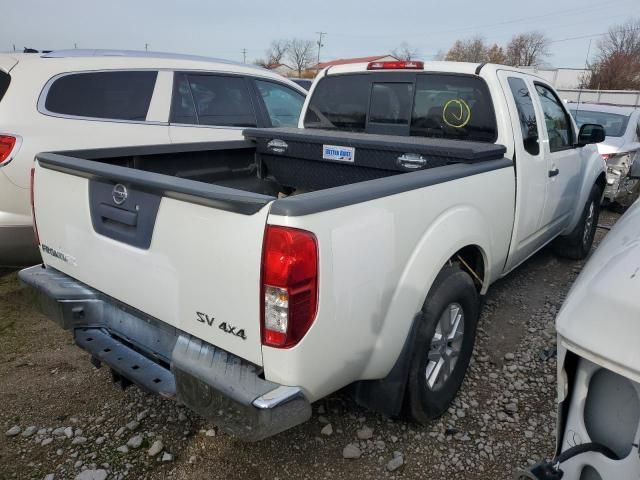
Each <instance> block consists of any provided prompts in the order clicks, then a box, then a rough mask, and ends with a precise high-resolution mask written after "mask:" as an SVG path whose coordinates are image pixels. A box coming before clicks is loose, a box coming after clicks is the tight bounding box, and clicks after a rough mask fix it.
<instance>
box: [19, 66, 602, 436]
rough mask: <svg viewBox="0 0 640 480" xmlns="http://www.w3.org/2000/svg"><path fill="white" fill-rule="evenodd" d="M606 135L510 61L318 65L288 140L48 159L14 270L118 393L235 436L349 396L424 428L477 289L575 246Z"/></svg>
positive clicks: (460, 344) (251, 137)
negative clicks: (30, 256)
mask: <svg viewBox="0 0 640 480" xmlns="http://www.w3.org/2000/svg"><path fill="white" fill-rule="evenodd" d="M603 136H604V132H603V129H602V127H600V126H597V125H583V126H582V128H581V130H580V132H577V131H576V128H575V124H574V122H573V121H572V119H571V117H570V115H569V114H568V112H567V111H566V109H565V107H564V106H563V104H562V102H561V101H560V100H559V99H558V97H557V95H556V94H555V92H554V91H553V89H552V88H551V87H550V86H549V85H548V84H546V83H545V82H544V80H542V79H540V78H538V77H535V76H533V75H530V74H526V73H522V72H519V71H517V70H514V69H510V68H508V67H503V66H498V65H476V64H464V63H446V62H442V63H438V62H434V63H428V64H423V63H422V62H374V63H370V64H366V63H365V64H357V65H348V66H338V67H330V68H329V69H327V70H324V71H323V72H321V73H320V74H319V75H318V77H317V79H316V80H315V82H314V85H313V87H312V88H311V93H310V96H309V97H308V98H307V101H306V103H305V106H304V109H303V115H302V117H301V121H300V124H299V128H297V129H271V130H266V129H250V130H246V131H245V137H246V138H247V140H246V141H240V142H229V143H226V144H222V145H221V144H199V145H182V146H181V145H175V144H174V145H165V146H156V147H136V148H123V149H106V150H92V151H75V152H62V153H42V154H39V155H38V156H37V157H36V162H35V168H34V171H33V173H32V202H33V210H34V217H35V218H34V220H35V222H34V224H35V228H36V234H37V235H38V238H39V240H38V243H39V245H40V250H41V252H42V256H43V259H44V264H43V265H40V266H35V267H31V268H28V269H25V270H22V271H21V272H20V278H21V280H22V281H23V282H24V283H26V284H28V285H31V286H32V287H34V288H35V289H36V291H37V292H38V293H39V295H38V298H39V301H40V303H41V306H42V308H44V310H45V311H46V312H47V313H48V314H49V315H50V316H51V318H52V319H53V320H55V321H56V322H58V323H59V324H60V325H61V326H62V327H64V328H66V329H72V330H73V332H74V337H75V341H76V343H77V344H78V345H79V346H80V347H82V348H83V349H85V350H87V351H88V352H89V353H90V354H91V356H92V358H93V361H94V363H95V364H96V365H100V364H101V363H104V364H106V365H108V366H109V367H110V368H111V369H112V371H113V375H114V379H115V380H117V381H121V382H122V383H124V384H126V383H128V382H134V383H136V384H138V385H140V386H141V387H143V388H145V389H147V390H149V391H152V392H157V393H160V394H162V395H165V396H168V397H175V398H177V399H178V400H179V401H181V402H182V403H184V404H185V405H187V406H188V407H190V408H192V409H193V410H195V411H196V412H198V413H200V414H202V415H203V416H205V417H207V418H209V419H210V420H211V421H213V422H214V423H216V424H218V425H220V426H221V427H222V428H224V429H225V430H226V431H228V432H231V433H233V434H235V435H237V436H239V437H241V438H243V439H245V440H259V439H262V438H265V437H267V436H269V435H273V434H276V433H278V432H281V431H283V430H285V429H288V428H290V427H293V426H295V425H297V424H299V423H301V422H304V421H306V420H307V419H308V418H309V417H310V415H311V403H312V402H314V401H316V400H318V399H320V398H322V397H324V396H326V395H328V394H330V393H332V392H335V391H337V390H339V389H342V388H343V387H346V386H351V387H352V390H353V394H354V395H355V398H356V399H357V401H358V402H360V403H361V404H363V405H365V406H368V407H370V408H372V409H375V410H377V411H380V412H382V413H384V414H387V415H392V416H393V415H399V414H401V413H405V412H406V413H408V414H409V416H410V417H412V418H413V419H415V420H416V421H419V422H427V421H428V420H429V419H431V418H433V417H436V416H438V415H440V414H442V413H443V412H444V411H445V410H446V408H447V406H448V405H449V403H450V402H451V401H452V399H453V398H454V396H455V394H456V392H457V391H458V389H459V388H460V385H461V384H462V381H463V378H464V375H465V371H466V369H467V366H468V364H469V360H470V357H471V354H472V351H473V345H474V339H475V332H476V322H477V319H478V315H479V311H480V306H481V298H482V296H483V295H484V294H485V293H486V292H487V289H488V288H489V285H491V283H493V282H494V281H496V280H497V279H499V278H500V277H502V276H504V275H506V274H507V273H508V272H510V271H511V270H513V269H514V268H516V267H517V266H518V265H519V264H521V263H522V262H524V261H525V260H526V259H527V258H528V257H530V256H531V255H532V254H534V253H535V252H536V251H537V250H539V249H540V248H542V247H543V246H544V245H546V244H548V243H550V242H552V241H555V247H556V248H557V250H558V252H559V253H561V254H563V255H565V256H568V257H571V258H583V257H585V256H586V255H587V254H588V252H589V250H590V247H591V243H592V240H593V234H594V230H595V227H596V224H597V220H598V212H599V204H600V200H601V196H602V191H603V188H604V186H605V165H604V162H603V160H602V157H601V156H600V155H598V153H597V151H596V149H595V148H594V146H593V145H587V144H591V143H594V142H598V141H601V140H602V138H603ZM404 409H406V410H404Z"/></svg>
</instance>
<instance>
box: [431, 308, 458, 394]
mask: <svg viewBox="0 0 640 480" xmlns="http://www.w3.org/2000/svg"><path fill="white" fill-rule="evenodd" d="M463 339H464V310H463V309H462V306H461V305H460V304H458V303H451V304H449V305H448V306H447V307H446V308H445V309H444V311H443V312H442V315H441V316H440V318H439V319H438V322H437V324H436V328H435V332H434V334H433V337H432V339H431V344H430V345H429V351H428V352H427V366H426V369H425V378H426V381H427V386H428V388H429V389H431V390H438V389H440V388H441V387H442V386H443V385H444V384H445V383H446V382H447V380H448V379H449V377H451V374H452V373H453V371H454V370H455V367H456V363H457V360H458V357H459V356H460V351H461V349H462V341H463Z"/></svg>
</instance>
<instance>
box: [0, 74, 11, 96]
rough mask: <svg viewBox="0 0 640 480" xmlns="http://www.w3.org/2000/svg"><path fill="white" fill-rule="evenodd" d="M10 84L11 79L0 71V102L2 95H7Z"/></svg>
mask: <svg viewBox="0 0 640 480" xmlns="http://www.w3.org/2000/svg"><path fill="white" fill-rule="evenodd" d="M10 83H11V77H10V76H9V74H8V73H4V72H3V71H2V70H0V100H2V97H4V94H5V93H7V89H8V88H9V84H10Z"/></svg>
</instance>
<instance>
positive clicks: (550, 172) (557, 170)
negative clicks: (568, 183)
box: [549, 168, 560, 177]
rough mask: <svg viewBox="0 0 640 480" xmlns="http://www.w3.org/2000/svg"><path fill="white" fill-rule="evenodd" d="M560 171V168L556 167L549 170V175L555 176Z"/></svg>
mask: <svg viewBox="0 0 640 480" xmlns="http://www.w3.org/2000/svg"><path fill="white" fill-rule="evenodd" d="M559 173H560V169H559V168H556V169H555V170H549V177H555V176H556V175H558V174H559Z"/></svg>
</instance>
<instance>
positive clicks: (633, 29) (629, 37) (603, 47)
mask: <svg viewBox="0 0 640 480" xmlns="http://www.w3.org/2000/svg"><path fill="white" fill-rule="evenodd" d="M598 49H599V50H600V52H599V54H598V58H600V59H601V58H606V57H610V56H612V55H615V54H617V53H625V54H631V55H640V18H636V19H631V20H628V21H627V22H625V23H623V24H621V25H614V26H613V27H611V28H609V32H608V33H607V36H606V37H605V38H603V39H602V40H600V41H599V42H598Z"/></svg>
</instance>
